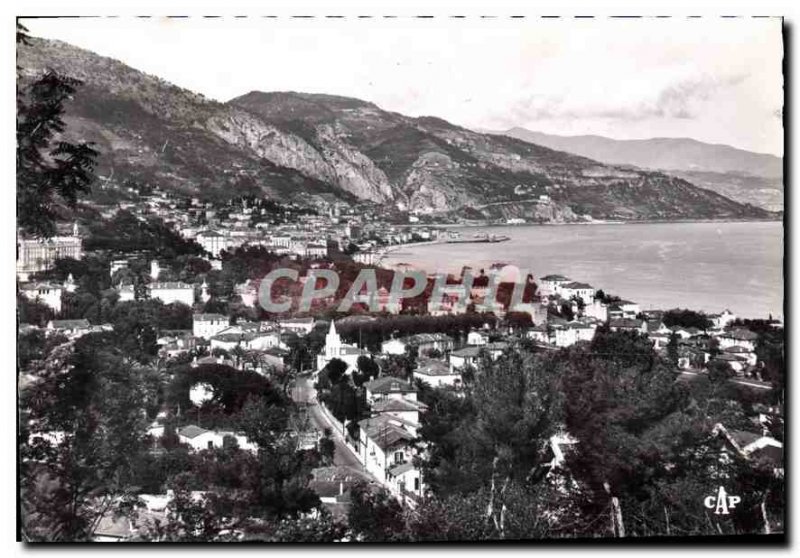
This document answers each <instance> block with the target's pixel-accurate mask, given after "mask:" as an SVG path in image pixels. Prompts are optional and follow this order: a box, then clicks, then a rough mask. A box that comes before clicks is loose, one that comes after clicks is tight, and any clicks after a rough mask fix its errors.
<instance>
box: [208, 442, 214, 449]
mask: <svg viewBox="0 0 800 558" xmlns="http://www.w3.org/2000/svg"><path fill="white" fill-rule="evenodd" d="M208 449H214V440H209V441H208Z"/></svg>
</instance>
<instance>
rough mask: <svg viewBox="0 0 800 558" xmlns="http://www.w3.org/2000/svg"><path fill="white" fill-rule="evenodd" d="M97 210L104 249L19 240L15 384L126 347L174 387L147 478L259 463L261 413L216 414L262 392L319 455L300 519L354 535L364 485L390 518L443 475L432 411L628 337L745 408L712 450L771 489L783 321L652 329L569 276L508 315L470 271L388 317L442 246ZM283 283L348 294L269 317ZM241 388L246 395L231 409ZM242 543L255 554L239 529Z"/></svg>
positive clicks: (47, 437)
mask: <svg viewBox="0 0 800 558" xmlns="http://www.w3.org/2000/svg"><path fill="white" fill-rule="evenodd" d="M93 209H94V210H95V211H97V212H98V213H100V214H102V215H103V217H104V218H105V220H104V225H103V230H102V231H99V230H98V228H97V227H96V225H95V224H93V223H83V222H81V221H80V220H77V221H75V222H74V223H72V224H70V225H69V228H68V229H67V225H66V224H64V226H63V229H64V231H63V233H60V234H59V235H56V236H53V237H50V238H48V239H46V240H41V239H37V238H26V237H25V235H21V236H20V240H19V259H18V262H17V277H18V301H19V304H20V320H21V321H20V325H19V335H20V337H19V343H22V345H23V347H25V348H26V350H25V351H21V352H22V354H23V357H22V358H23V363H24V366H23V367H22V368H21V372H22V376H21V383H22V384H23V386H27V385H30V386H35V385H36V382H37V381H38V380H37V374H36V373H35V372H26V369H27V367H29V366H33V365H41V361H39V360H38V358H39V357H40V356H41V355H37V354H35V353H36V351H37V350H44V349H45V348H47V349H51V350H52V348H55V347H57V346H58V347H63V346H65V345H69V346H72V347H73V348H72V350H73V351H74V350H77V347H79V346H80V345H81V343H87V344H89V345H92V344H93V343H94V342H92V341H89V340H90V339H92V338H95V337H96V338H97V339H98V341H97V342H102V341H100V340H102V339H106V340H107V341H106V342H110V343H112V344H113V345H115V346H119V347H121V348H122V347H124V348H122V349H121V350H122V351H123V354H129V355H131V356H132V357H133V358H136V359H139V362H141V363H142V364H143V365H144V366H147V367H149V368H150V369H151V373H152V374H154V375H155V376H156V377H158V378H160V380H159V381H160V382H161V383H162V384H166V387H165V388H161V390H160V392H157V393H155V394H153V397H154V400H153V401H151V402H150V403H149V404H148V407H147V408H143V409H142V412H145V411H146V413H145V415H146V417H147V421H148V423H147V425H146V429H145V431H144V432H143V439H145V440H146V443H144V447H145V448H146V449H145V450H144V452H145V454H146V455H149V456H150V457H149V459H151V460H154V462H156V463H157V462H158V461H159V460H160V459H165V456H168V455H170V454H171V453H172V452H175V451H178V450H177V449H176V448H180V450H179V451H181V452H188V453H183V454H184V455H185V456H186V457H184V459H186V460H188V462H191V461H192V460H195V459H200V460H203V459H208V458H209V457H208V456H206V454H207V453H208V452H212V451H218V452H224V451H226V448H231V447H235V448H238V449H237V451H243V452H249V453H250V454H251V455H252V456H257V455H260V453H259V452H263V451H264V448H263V445H262V444H263V442H261V441H259V435H258V434H253V424H252V421H253V418H252V416H250V415H251V414H252V413H254V412H256V411H254V407H256V404H255V403H253V402H252V401H249V400H247V401H245V402H244V403H242V402H241V401H240V402H239V403H238V404H229V403H225V402H223V401H222V399H221V398H222V397H226V398H227V399H228V400H231V398H234V399H236V398H238V399H240V400H241V399H243V398H244V399H248V397H247V395H246V394H247V390H248V389H252V386H251V384H254V385H259V384H263V387H262V388H261V389H267V391H271V390H275V391H277V393H278V394H281V393H283V394H284V395H285V397H284V398H283V400H282V403H281V405H282V408H283V409H284V410H283V411H281V413H282V414H283V415H284V416H283V417H282V419H281V420H280V421H278V422H279V423H280V425H281V426H280V428H281V432H280V433H273V434H272V436H277V437H278V438H281V439H283V440H284V443H288V444H291V447H294V448H295V451H298V452H303V453H304V454H307V455H316V456H319V457H317V458H315V459H312V460H311V464H312V465H316V466H315V467H311V468H309V469H308V470H307V473H306V474H307V475H309V476H308V479H309V480H308V482H307V485H306V490H308V491H309V493H313V494H316V495H317V496H318V497H319V501H320V504H319V506H318V507H317V508H315V509H312V510H309V511H307V512H303V513H302V515H303V516H307V517H309V518H313V517H317V516H318V514H319V513H320V511H319V510H322V509H324V510H326V512H325V513H326V514H331V515H330V517H332V518H338V519H339V520H341V519H342V518H347V517H348V513H349V512H350V509H351V505H352V492H353V491H354V490H355V491H358V490H362V488H361V487H362V484H365V485H366V486H368V487H369V490H372V491H375V490H379V489H382V490H385V491H386V494H387V495H388V497H389V498H391V499H393V500H395V501H396V502H397V503H398V505H400V506H401V509H402V508H408V509H416V508H417V507H418V506H420V505H424V502H425V501H426V499H427V498H430V497H431V494H432V493H433V492H434V491H435V490H436V489H437V486H436V484H440V483H441V480H439V479H437V478H436V476H437V475H438V474H441V473H440V472H436V471H435V470H432V463H435V462H436V461H437V460H439V459H441V457H440V456H439V455H438V452H439V451H440V450H439V449H438V448H436V447H435V444H436V443H437V442H436V437H435V436H432V435H430V434H428V433H426V429H430V428H433V427H432V426H431V425H432V424H436V421H441V420H443V419H442V417H440V416H434V417H431V413H432V412H433V411H432V410H431V406H432V404H434V403H435V402H437V401H438V399H439V398H441V397H445V398H451V400H452V401H459V400H462V401H469V400H472V399H473V398H474V397H475V390H476V389H478V386H479V385H480V383H481V381H482V377H483V376H484V375H488V374H490V372H491V370H492V368H493V367H497V366H504V365H506V366H507V365H508V364H507V363H508V362H510V361H513V359H516V358H519V355H521V354H522V355H528V356H530V357H532V358H538V359H544V360H545V361H547V360H548V359H553V358H558V357H556V356H554V355H559V354H561V352H566V353H565V354H568V355H569V354H573V353H570V352H569V351H577V352H581V353H585V354H587V355H589V356H590V357H591V356H592V355H594V354H595V353H596V354H597V355H598V356H599V357H600V358H605V357H607V356H610V357H615V355H614V354H613V353H612V354H611V355H605V354H603V353H602V348H603V347H607V346H611V347H615V345H614V344H613V343H612V344H609V341H608V340H609V339H610V338H612V337H613V336H615V335H621V336H622V337H621V339H624V340H625V341H624V342H625V343H629V344H635V343H637V342H640V341H641V342H642V343H644V345H642V346H644V347H645V348H646V350H647V351H649V352H650V355H651V356H650V358H651V359H659V360H660V361H661V362H663V363H664V365H665V371H664V374H669V377H670V378H672V381H673V382H674V383H676V384H679V385H683V386H685V387H684V388H683V389H688V390H689V391H690V393H691V390H693V389H695V388H694V386H695V385H697V386H698V387H697V390H698V393H702V392H703V391H704V390H706V389H708V387H707V384H709V382H711V383H712V384H713V385H716V383H718V382H724V383H725V384H727V385H729V386H730V388H729V389H732V390H734V391H731V395H727V396H726V397H730V398H731V402H733V401H736V400H737V398H741V397H744V399H743V400H742V401H745V402H746V403H747V404H748V405H749V406H748V407H747V410H746V412H744V415H745V416H746V417H747V418H746V420H744V421H743V420H741V419H739V420H736V421H735V424H732V423H726V420H725V417H724V415H720V417H719V421H718V422H715V423H714V424H713V425H712V428H710V429H709V434H708V438H709V439H708V441H707V442H706V443H707V444H712V446H713V447H715V448H716V449H715V451H717V452H721V453H719V455H725V456H728V457H725V459H742V460H744V462H746V463H750V462H752V463H754V462H756V461H758V462H759V463H760V462H761V460H762V459H766V460H767V461H768V462H769V463H770V464H771V465H769V467H770V470H774V471H776V473H775V474H776V475H782V473H779V471H782V467H783V462H782V457H781V455H782V453H781V452H782V435H781V434H780V433H779V432H782V426H780V425H782V423H783V407H782V403H779V402H781V401H782V393H781V394H780V397H775V396H774V395H775V392H776V390H782V386H781V382H782V378H781V377H780V375H779V374H781V373H782V371H779V370H778V369H777V366H778V360H779V358H782V324H781V323H780V322H779V321H777V320H749V319H747V317H741V316H736V315H735V314H733V313H732V312H731V311H729V310H727V309H724V310H722V311H721V312H719V313H716V314H705V313H703V312H698V311H692V310H688V309H664V310H652V309H646V310H644V309H642V308H641V306H640V305H639V304H637V303H636V302H633V301H630V300H626V299H624V298H621V297H620V296H616V295H612V294H609V293H605V292H604V291H603V290H602V289H600V288H596V286H593V285H590V284H587V283H585V282H582V281H580V280H579V278H570V277H566V276H564V275H560V274H548V275H544V276H541V277H537V278H533V277H530V276H529V277H527V278H521V280H523V281H524V282H525V288H524V296H523V300H522V303H520V304H516V305H515V306H513V308H512V307H511V306H512V303H511V298H512V297H511V296H510V291H511V290H512V289H513V287H514V285H512V284H509V283H501V284H500V289H499V291H500V294H499V296H497V298H496V300H495V301H493V302H492V303H489V302H488V301H487V290H488V288H489V284H490V281H489V273H492V272H502V271H503V265H502V264H498V265H497V266H492V268H491V269H489V270H488V272H487V271H486V270H480V272H479V273H478V274H477V275H476V276H475V277H474V278H472V280H471V281H470V284H469V285H468V288H464V284H463V281H464V279H465V277H466V276H467V275H468V274H470V273H473V271H474V270H472V269H470V268H465V269H464V270H462V272H461V274H460V275H459V276H452V275H451V276H449V277H448V279H447V282H446V285H445V288H444V289H443V291H442V295H441V299H440V300H433V298H432V297H433V289H432V286H433V284H434V282H435V280H436V277H435V276H434V275H433V274H430V275H429V277H428V285H427V288H426V289H425V291H424V292H423V293H422V294H421V295H420V296H417V297H414V298H411V299H405V300H401V301H399V302H398V301H396V300H393V299H392V298H391V297H390V296H389V291H388V290H387V287H388V286H389V284H390V283H391V277H392V275H393V274H394V273H395V272H396V270H391V269H384V268H382V267H381V266H380V258H379V256H377V255H376V254H379V251H380V250H381V249H383V248H385V247H387V246H393V245H402V243H407V242H419V241H428V240H431V239H435V238H436V237H437V235H438V234H439V233H438V231H437V230H436V229H433V228H427V227H416V228H410V229H407V228H403V229H399V228H394V227H385V226H376V225H375V224H370V223H368V222H365V220H364V219H363V216H362V217H361V218H359V217H357V216H355V215H353V214H350V213H347V212H344V213H343V212H342V210H341V208H339V207H338V206H335V205H334V206H320V207H317V208H315V213H313V214H300V215H295V217H294V218H292V219H290V220H289V221H290V222H270V221H269V220H268V219H269V217H267V219H264V220H262V219H261V218H260V216H262V215H269V214H268V213H263V212H262V211H261V210H259V209H258V205H257V203H256V204H250V203H248V202H247V201H242V202H241V203H238V204H235V205H233V204H225V205H223V206H219V207H217V206H214V205H213V204H210V203H204V204H201V203H199V202H198V200H196V199H193V200H180V199H176V198H175V197H174V196H171V195H169V194H166V193H164V192H160V191H158V190H157V189H153V191H151V192H149V193H147V194H146V195H144V196H142V200H141V203H136V204H129V205H127V206H125V205H124V204H118V205H114V206H108V207H104V206H102V205H100V204H96V205H95V206H94V207H93ZM109 237H113V238H109ZM421 239H422V240H421ZM280 266H290V267H293V268H294V269H296V270H298V272H299V273H301V275H300V280H299V281H298V282H297V284H296V285H292V284H286V285H274V286H273V287H272V292H273V294H274V293H275V292H276V291H277V292H280V293H283V294H285V295H287V296H289V297H290V299H292V300H296V299H297V298H299V296H300V292H301V291H300V290H299V289H300V288H302V286H303V284H304V283H305V282H306V279H307V277H308V276H309V274H312V273H313V272H314V271H315V270H319V269H331V270H336V271H337V272H339V274H340V276H341V277H342V278H343V279H342V282H343V285H341V286H340V289H341V292H339V293H337V294H336V295H333V296H327V297H325V298H322V299H319V300H315V301H314V303H313V305H312V307H311V309H310V311H308V312H298V311H297V310H296V305H293V308H292V309H290V310H289V311H288V312H285V313H282V314H270V313H268V312H266V311H265V310H264V309H263V308H261V306H260V304H259V300H260V299H259V288H260V279H261V278H262V277H263V275H265V274H266V273H268V272H269V271H271V270H273V269H276V268H278V267H280ZM365 268H366V269H374V270H375V271H376V272H377V274H378V278H379V283H380V285H381V286H380V287H379V288H378V290H377V291H375V292H366V291H364V290H362V291H361V292H360V293H359V295H358V296H357V297H356V299H355V300H356V304H355V305H354V306H353V307H352V309H351V310H350V312H348V313H347V314H342V313H340V312H338V310H337V308H336V306H335V303H336V302H338V300H337V296H340V295H341V293H342V292H344V290H345V289H346V287H348V286H350V285H351V284H352V282H353V279H354V274H355V273H356V272H358V271H360V270H362V269H365ZM123 338H124V339H123ZM598 338H602V339H605V341H603V342H598ZM110 340H113V341H110ZM631 346H634V345H631ZM616 350H619V347H616ZM637 350H641V346H639V348H637ZM48 358H49V357H48ZM565 358H569V357H565ZM776 359H778V360H776ZM556 370H557V367H555V366H554V368H553V370H551V371H549V373H551V374H557V373H558V372H556ZM237 375H241V379H240V381H242V382H243V384H242V386H241V389H242V390H243V391H242V393H236V392H237V390H238V389H240V388H237V387H236V382H234V381H233V378H236V377H238V376H237ZM181 386H185V387H183V388H182V387H181ZM267 386H269V387H267ZM180 389H184V390H187V389H188V391H186V392H184V393H181V392H180ZM228 392H231V393H228ZM439 393H442V394H445V395H436V394H439ZM743 394H744V395H743ZM452 398H454V399H452ZM453 404H454V403H453ZM473 404H474V403H473ZM738 404H739V405H741V403H738ZM433 413H434V414H435V412H433ZM430 421H434V422H430ZM256 424H258V422H256ZM554 424H556V425H557V426H554V428H553V430H552V432H551V433H550V434H549V435H548V436H547V437H546V440H545V442H546V443H545V446H544V449H543V451H545V453H546V454H548V455H550V457H549V458H548V459H549V461H548V459H544V460H542V459H540V460H539V467H540V469H541V470H542V471H543V472H542V473H541V474H542V475H544V477H545V478H547V479H549V481H548V482H551V483H553V485H554V486H559V487H561V488H560V490H562V491H565V490H568V489H567V488H565V486H569V484H568V483H567V484H565V483H566V482H567V481H565V480H564V479H566V478H569V479H570V482H572V483H575V482H578V481H576V480H575V479H574V478H572V477H571V476H570V469H569V466H570V465H569V457H568V456H570V455H573V454H574V453H575V452H576V451H577V450H576V448H580V445H581V443H582V442H583V440H581V438H580V437H579V436H577V435H576V434H575V433H573V432H571V431H570V428H569V426H568V425H567V424H566V423H565V422H564V420H563V419H561V420H560V421H558V422H556V423H554ZM426 425H427V426H426ZM36 426H37V428H32V430H31V433H30V436H31V438H30V440H31V443H34V442H35V443H36V444H42V443H49V444H54V443H56V442H57V441H59V440H61V439H62V438H61V437H62V436H63V435H64V433H63V432H59V431H55V430H49V429H47V428H46V427H44V425H43V424H37V425H36ZM248 432H250V433H249V434H248ZM262 435H263V433H262ZM565 456H566V457H565ZM309 459H310V458H309ZM152 466H156V465H155V464H154V465H152ZM176 472H177V471H176ZM150 474H151V475H153V474H154V475H155V476H156V478H158V477H159V474H156V473H155V472H153V473H150ZM162 474H163V473H162ZM429 476H433V478H432V479H430V480H433V481H434V483H436V484H434V486H431V484H430V481H429V478H428V477H429ZM337 479H338V480H337ZM556 479H558V480H556ZM164 480H166V478H165V479H164ZM151 486H152V487H153V489H155V493H152V494H150V493H148V494H143V495H142V496H143V497H146V498H145V500H146V501H147V502H148V507H147V508H146V509H147V512H146V513H143V514H140V515H139V518H138V519H137V520H135V521H133V520H126V521H125V522H122V523H120V522H119V521H118V520H115V519H113V518H111V517H109V516H108V515H106V514H104V515H103V516H102V518H101V519H100V520H99V523H98V524H97V528H96V529H95V530H94V531H93V535H92V538H93V540H135V539H136V538H137V537H141V536H143V535H142V533H145V532H150V531H152V529H153V525H154V523H153V522H155V521H156V520H160V521H164V520H166V519H167V515H168V504H169V502H172V501H173V500H171V498H174V496H172V497H170V496H169V494H173V495H174V490H173V489H168V490H167V492H165V493H160V492H159V490H160V488H162V487H164V483H163V482H162V483H158V482H156V481H151ZM193 488H194V490H190V492H191V494H194V496H193V497H194V498H195V499H197V498H200V497H201V496H200V495H202V494H204V493H205V491H204V490H203V488H204V486H202V484H200V485H198V486H194V487H193ZM438 490H441V489H440V488H439V489H438ZM362 497H363V496H362ZM153 502H156V503H153ZM315 510H316V511H315ZM326 517H327V515H326ZM148 530H150V531H148ZM235 532H236V533H237V536H239V537H247V536H250V535H248V534H247V533H248V530H247V529H246V528H242V529H241V530H235Z"/></svg>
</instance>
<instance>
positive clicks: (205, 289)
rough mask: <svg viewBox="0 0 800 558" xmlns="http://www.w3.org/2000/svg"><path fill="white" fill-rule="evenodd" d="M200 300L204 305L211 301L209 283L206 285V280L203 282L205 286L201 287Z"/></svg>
mask: <svg viewBox="0 0 800 558" xmlns="http://www.w3.org/2000/svg"><path fill="white" fill-rule="evenodd" d="M200 300H201V301H202V302H203V304H205V303H206V302H208V301H209V300H211V295H210V294H208V283H206V281H205V279H204V280H203V285H202V286H201V287H200Z"/></svg>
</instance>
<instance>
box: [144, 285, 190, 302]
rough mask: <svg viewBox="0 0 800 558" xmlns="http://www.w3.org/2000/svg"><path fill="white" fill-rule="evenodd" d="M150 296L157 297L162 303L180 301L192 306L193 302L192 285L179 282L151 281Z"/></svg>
mask: <svg viewBox="0 0 800 558" xmlns="http://www.w3.org/2000/svg"><path fill="white" fill-rule="evenodd" d="M150 298H154V299H156V298H157V299H159V300H160V301H161V302H163V303H164V304H172V303H174V302H180V303H181V304H185V305H186V306H192V305H193V304H194V286H193V285H190V284H188V283H180V282H165V283H151V284H150Z"/></svg>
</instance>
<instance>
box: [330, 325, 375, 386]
mask: <svg viewBox="0 0 800 558" xmlns="http://www.w3.org/2000/svg"><path fill="white" fill-rule="evenodd" d="M362 355H363V356H369V353H368V352H367V351H365V350H363V349H360V348H358V347H356V346H355V345H350V344H347V343H343V342H342V338H341V337H340V336H339V334H338V333H336V326H335V325H334V322H333V320H331V326H330V329H328V334H327V335H326V336H325V348H324V349H323V351H322V353H321V354H319V355H317V371H320V370H322V369H323V368H325V366H326V365H327V364H328V363H329V362H330V361H331V360H333V359H334V358H337V359H339V360H341V361H344V363H345V364H347V374H350V373H351V372H352V371H353V370H356V369H357V368H358V357H360V356H362Z"/></svg>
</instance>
